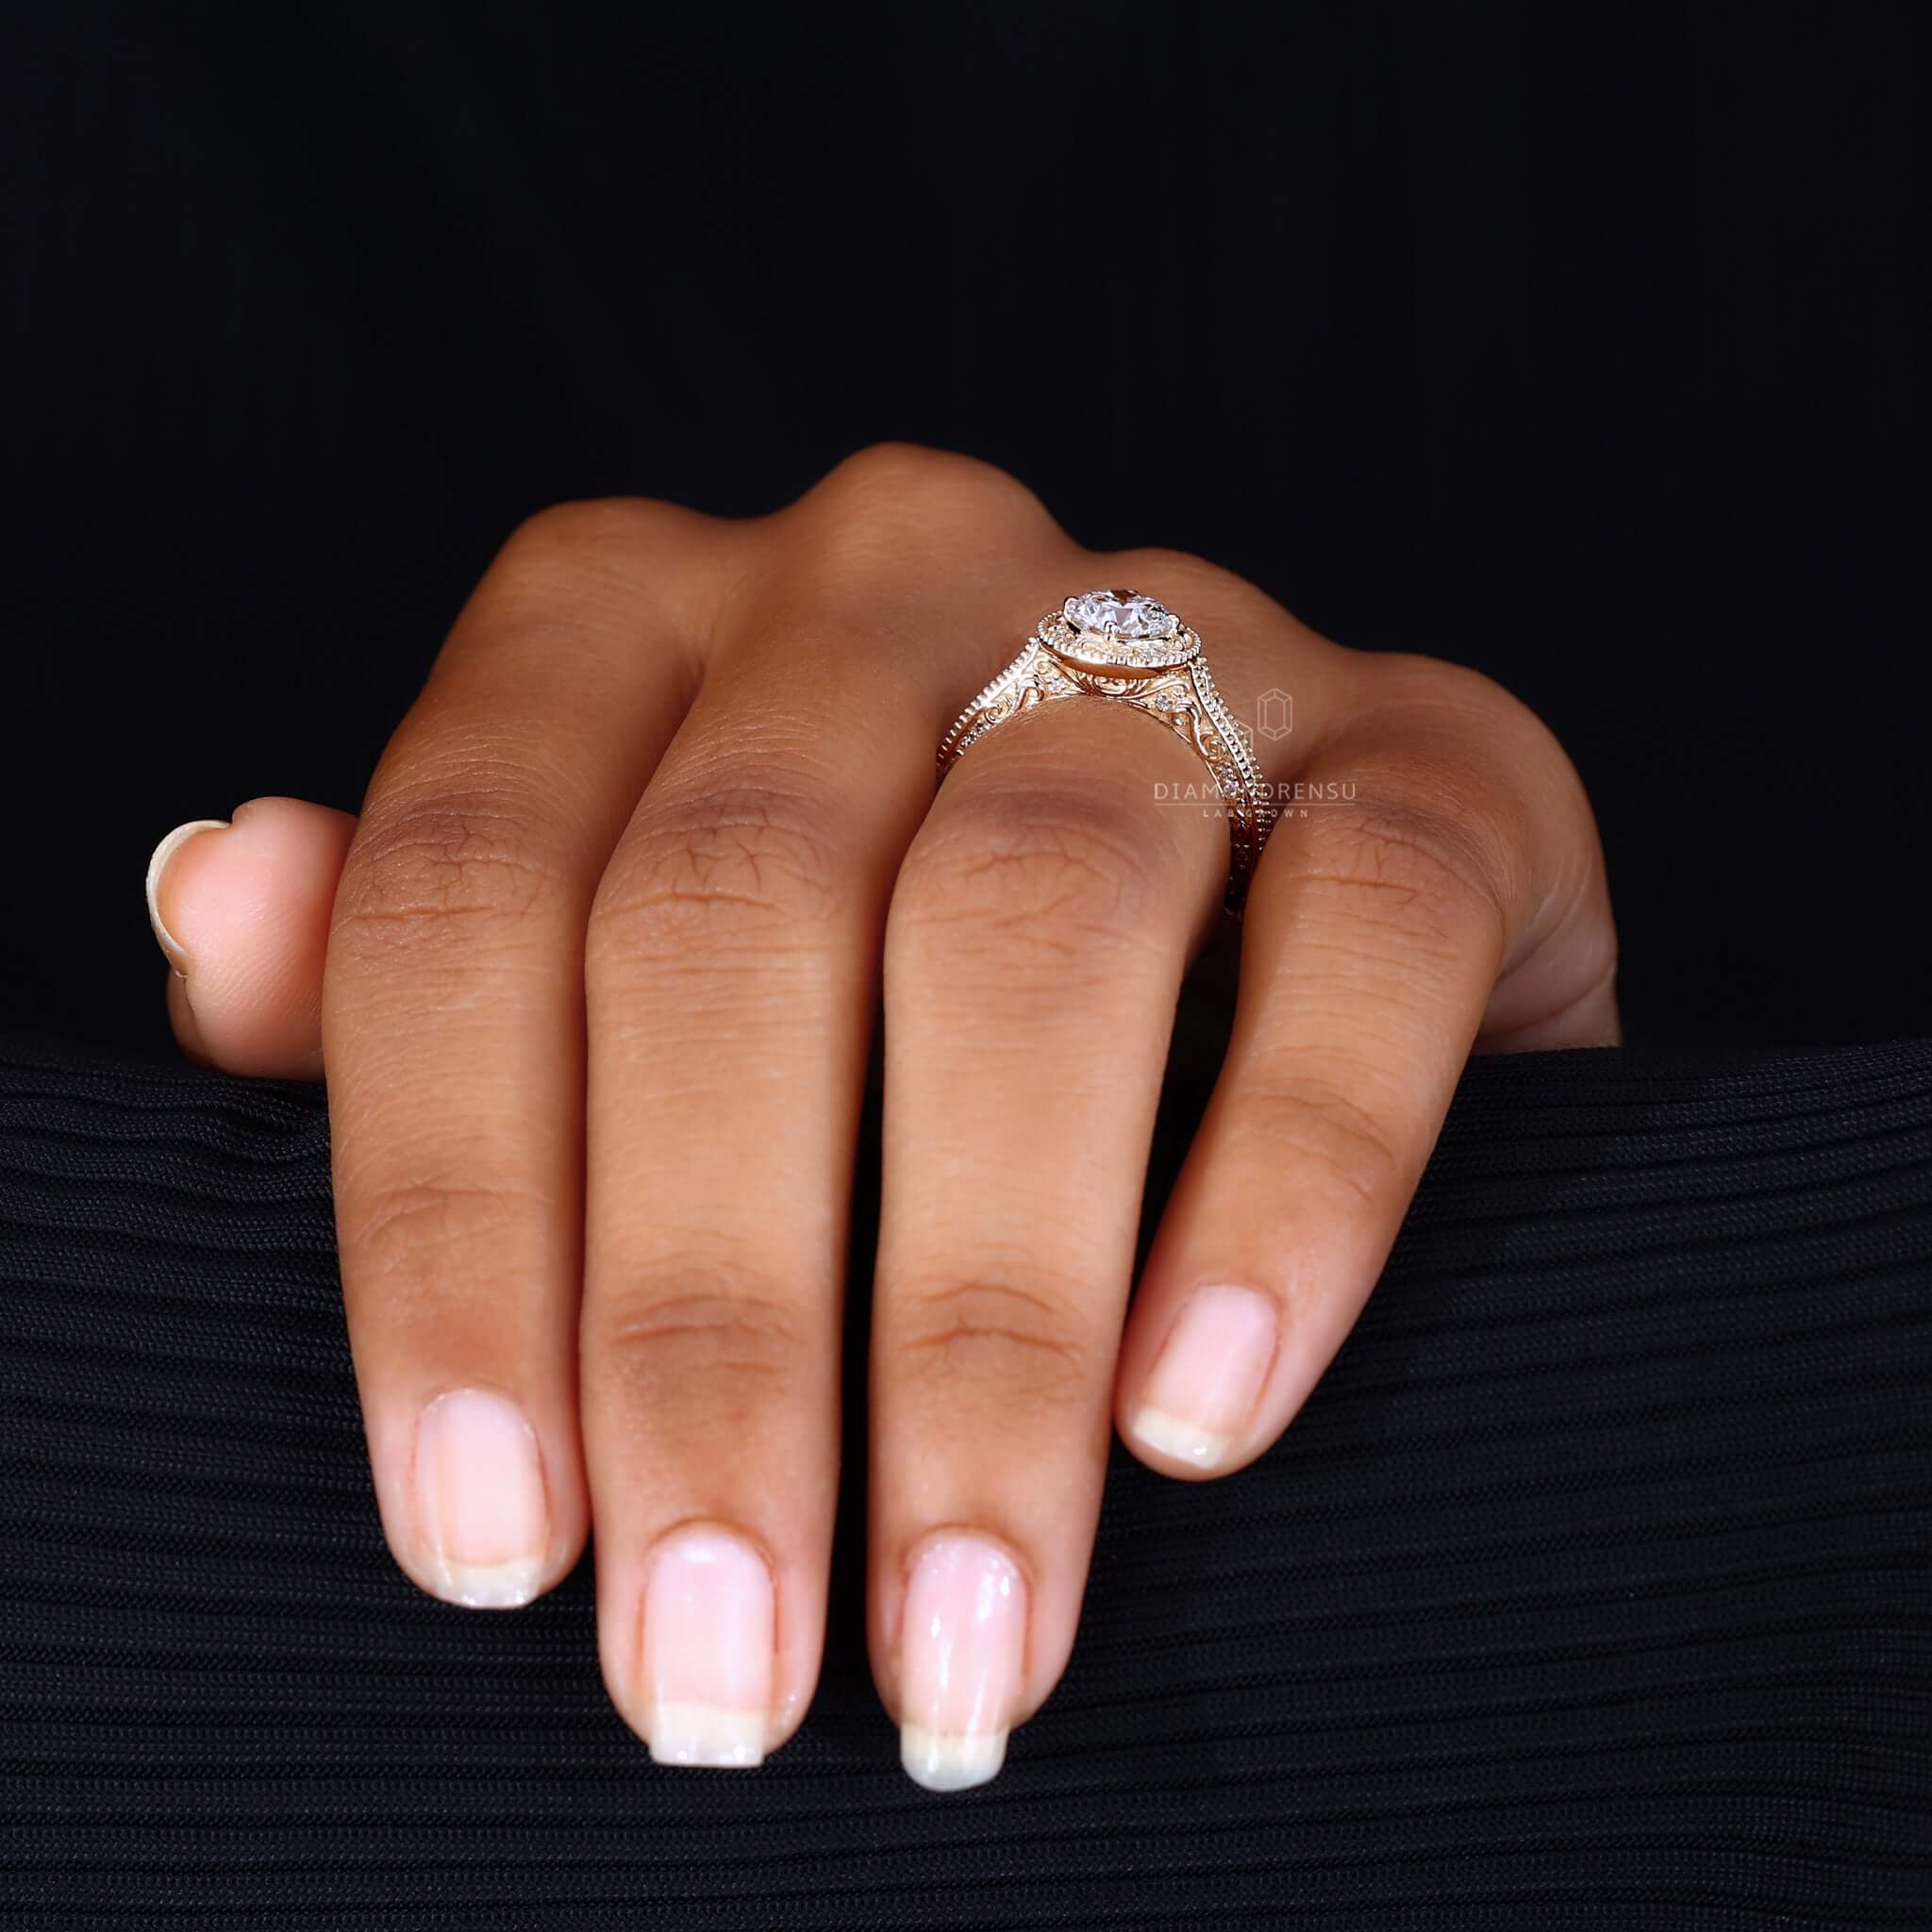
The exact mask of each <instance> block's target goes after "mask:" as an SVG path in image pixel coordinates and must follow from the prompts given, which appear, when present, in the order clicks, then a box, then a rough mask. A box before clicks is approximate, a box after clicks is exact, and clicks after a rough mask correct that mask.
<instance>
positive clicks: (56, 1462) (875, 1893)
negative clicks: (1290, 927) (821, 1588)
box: [0, 1036, 1932, 1932]
mask: <svg viewBox="0 0 1932 1932" xmlns="http://www.w3.org/2000/svg"><path fill="white" fill-rule="evenodd" d="M1202 1097H1203V1090H1202V1087H1201V1084H1200V1082H1199V1080H1198V1079H1196V1078H1194V1077H1192V1076H1181V1077H1177V1078H1176V1080H1175V1081H1174V1083H1173V1084H1172V1085H1171V1087H1170V1091H1169V1093H1168V1096H1167V1099H1168V1105H1167V1107H1166V1109H1165V1111H1164V1113H1163V1120H1162V1126H1161V1131H1160V1137H1159V1138H1160V1152H1159V1159H1158V1162H1157V1174H1158V1176H1160V1177H1164V1176H1166V1175H1167V1174H1171V1173H1172V1171H1173V1166H1174V1160H1175V1158H1177V1156H1178V1152H1179V1150H1180V1148H1181V1146H1182V1144H1183V1141H1184V1139H1185V1134H1186V1131H1187V1127H1188V1124H1189V1123H1190V1121H1191V1119H1192V1118H1193V1117H1194V1116H1195V1115H1196V1114H1197V1112H1198V1109H1199V1107H1200V1104H1201V1101H1202ZM326 1143H327V1128H326V1120H325V1111H324V1108H323V1104H322V1101H321V1099H320V1096H319V1095H318V1094H316V1093H314V1092H312V1091H306V1090H300V1089H294V1088H284V1087H272V1086H259V1085H246V1084H242V1083H239V1082H236V1081H233V1080H228V1079H225V1078H222V1077H219V1076H216V1075H212V1074H201V1073H196V1072H193V1071H191V1070H187V1069H184V1068H181V1067H179V1066H175V1065H173V1064H170V1063H168V1062H166V1061H163V1060H144V1059H139V1058H122V1059H117V1058H110V1057H108V1056H105V1055H102V1054H100V1053H98V1052H87V1051H81V1050H78V1049H75V1048H71V1047H64V1046H58V1045H56V1044H53V1043H52V1042H50V1041H45V1040H37V1039H33V1038H28V1037H25V1036H16V1037H13V1038H10V1039H8V1040H7V1041H5V1042H4V1044H0V1376H4V1377H5V1393H4V1400H0V1536H4V1540H5V1548H4V1551H0V1566H4V1567H0V1574H4V1576H5V1579H6V1581H5V1586H4V1592H0V1606H4V1609H0V1714H4V1724H5V1740H4V1751H0V1762H4V1774H5V1785H4V1788H0V1789H4V1793H5V1800H4V1818H5V1824H6V1829H5V1835H4V1839H0V1918H4V1920H5V1922H6V1923H9V1924H31V1925H36V1926H42V1925H44V1926H49V1927H53V1926H66V1925H118V1924H193V1925H236V1926H242V1925H255V1924H261V1925H271V1924H272V1925H275V1926H305V1927H306V1926H315V1927H324V1926H327V1927H334V1928H341V1927H352V1926H378V1925H379V1926H391V1925H397V1926H414V1927H425V1928H427V1927H452V1928H454V1927H465V1928H467V1927H473V1926H491V1927H497V1926H501V1927H532V1928H536V1927H541V1928H543V1932H580V1928H583V1932H588V1928H598V1932H604V1928H617V1927H625V1928H629V1927H639V1926H663V1927H677V1928H691V1932H713V1928H733V1932H738V1928H742V1932H753V1928H757V1932H770V1928H778V1927H784V1928H788V1932H790V1928H806V1932H809V1928H828V1932H829V1928H841V1932H844V1928H853V1932H868V1928H875V1927H877V1928H882V1927H895V1928H896V1927H908V1928H909V1927H992V1926H997V1927H1003V1928H1009V1932H1021V1928H1040V1932H1048V1928H1051V1932H1070V1928H1074V1927H1091V1928H1096V1932H1097V1928H1101V1927H1166V1926H1174V1927H1188V1928H1203V1932H1205V1928H1210V1927H1220V1926H1235V1925H1243V1926H1245V1925H1282V1926H1296V1927H1305V1928H1312V1932H1328V1928H1333V1932H1344V1928H1345V1932H1362V1928H1375V1932H1469V1928H1476V1927H1512V1928H1513V1927H1524V1928H1528V1927H1536V1928H1583V1927H1589V1928H1601V1927H1669V1928H1674V1932H1675V1928H1687V1932H1688V1928H1695V1932H1720V1928H1724V1932H1729V1928H1745V1927H1750V1928H1758V1927H1769V1926H1779V1927H1799V1926H1805V1927H1810V1926H1816V1927H1850V1926H1857V1927H1897V1928H1907V1927H1922V1926H1924V1925H1926V1924H1932V1669H1928V1665H1932V1432H1928V1424H1932V1296H1928V1289H1932V1045H1928V1044H1924V1043H1921V1044H1898V1045H1892V1046H1886V1047H1872V1048H1866V1049H1841V1050H1837V1051H1831V1052H1810V1053H1745V1054H1720V1053H1707V1054H1694V1055H1690V1054H1687V1055H1672V1056H1661V1057H1659V1056H1652V1055H1646V1054H1641V1053H1630V1052H1624V1053H1575V1054H1563V1055H1552V1056H1536V1057H1527V1058H1518V1059H1510V1060H1483V1061H1478V1062H1477V1063H1476V1064H1474V1066H1473V1067H1472V1068H1471V1069H1470V1071H1469V1073H1468V1075H1467V1077H1466V1078H1465V1080H1464V1082H1463V1085H1462V1089H1461V1091H1460V1093H1459V1095H1458V1098H1457V1104H1456V1108H1455V1111H1454V1114H1453V1116H1452V1118H1451V1121H1450V1124H1449V1126H1448V1129H1447V1131H1446V1133H1445V1134H1444V1136H1443V1139H1442V1141H1441V1146H1440V1148H1439V1149H1438V1152H1437V1155H1436V1158H1435V1160H1434V1162H1433V1164H1432V1166H1431V1168H1430V1171H1429V1174H1428V1175H1427V1178H1426V1179H1425V1181H1424V1186H1423V1188H1422V1191H1421V1192H1420V1194H1419V1195H1418V1197H1417V1200H1416V1203H1415V1206H1414V1209H1413V1211H1412V1213H1411V1215H1410V1217H1409V1219H1408V1223H1407V1226H1406V1228H1405V1230H1404V1233H1403V1236H1402V1239H1401V1242H1400V1245H1399V1247H1398V1249H1397V1252H1396V1255H1395V1257H1394V1259H1393V1260H1392V1262H1391V1266H1390V1269H1389V1274H1388V1278H1387V1279H1386V1281H1385V1282H1384V1283H1383V1285H1382V1288H1381V1290H1380V1291H1379V1292H1378V1293H1377V1295H1376V1296H1375V1298H1374V1302H1373V1304H1372V1306H1371V1307H1370V1309H1369V1312H1368V1314H1367V1316H1366V1317H1365V1319H1364V1320H1363V1322H1362V1324H1361V1325H1360V1327H1359V1329H1358V1330H1357V1333H1356V1335H1355V1336H1354V1337H1353V1339H1352V1340H1351V1341H1349V1342H1348V1344H1347V1345H1346V1347H1345V1348H1344V1349H1343V1351H1342V1354H1341V1358H1340V1360H1339V1361H1338V1362H1337V1364H1336V1366H1335V1368H1334V1370H1333V1372H1332V1373H1331V1374H1330V1375H1329V1376H1328V1377H1327V1378H1326V1380H1325V1381H1324V1383H1323V1384H1322V1386H1321V1387H1320V1389H1319V1390H1318V1391H1317V1392H1316V1394H1315V1396H1314V1398H1313V1400H1312V1401H1311V1402H1310V1404H1309V1405H1308V1407H1307V1411H1306V1413H1305V1414H1304V1415H1303V1416H1302V1417H1301V1418H1300V1419H1299V1420H1298V1421H1297V1422H1296V1423H1295V1424H1294V1425H1293V1426H1292V1427H1291V1429H1290V1431H1289V1432H1288V1434H1287V1436H1286V1437H1285V1438H1284V1439H1283V1441H1281V1443H1280V1444H1279V1445H1278V1446H1277V1447H1276V1448H1275V1449H1274V1451H1273V1452H1272V1453H1271V1454H1270V1455H1269V1456H1267V1457H1265V1458H1264V1459H1263V1460H1262V1461H1261V1462H1260V1463H1259V1464H1257V1466H1256V1467H1255V1468H1253V1469H1252V1470H1250V1471H1247V1472H1245V1473H1243V1474H1241V1475H1239V1476H1236V1477H1234V1478H1232V1479H1230V1480H1226V1481H1223V1482H1219V1483H1213V1484H1207V1485H1184V1484H1179V1483H1173V1482H1169V1481H1165V1480H1163V1479H1162V1478H1160V1477H1158V1476H1156V1475H1153V1474H1150V1473H1148V1472H1147V1471H1146V1470H1144V1469H1142V1468H1141V1467H1140V1466H1139V1465H1138V1464H1136V1463H1134V1462H1133V1461H1132V1460H1130V1459H1129V1458H1127V1457H1125V1456H1124V1454H1122V1453H1121V1452H1120V1451H1119V1450H1118V1448H1116V1451H1115V1456H1114V1462H1113V1466H1112V1468H1111V1470H1110V1473H1109V1477H1108V1491H1107V1498H1106V1506H1105V1510H1104V1515H1103V1519H1102V1524H1101V1533H1100V1541H1099V1545H1098V1549H1097V1553H1096V1556H1095V1559H1094V1567H1093V1572H1092V1579H1091V1587H1090V1591H1089V1596H1088V1602H1087V1607H1086V1613H1085V1618H1084V1621H1083V1624H1082V1627H1081V1632H1080V1637H1079V1641H1078V1644H1077V1646H1076V1648H1075V1651H1074V1658H1073V1663H1072V1667H1071V1669H1070V1670H1069V1672H1068V1674H1067V1676H1066V1678H1065V1680H1064V1682H1063V1683H1062V1684H1061V1686H1060V1687H1059V1689H1058V1691H1056V1692H1055V1693H1054V1695H1053V1697H1052V1699H1051V1701H1050V1702H1049V1703H1048V1705H1047V1706H1046V1707H1045V1709H1044V1710H1043V1711H1042V1712H1041V1715H1040V1716H1039V1717H1038V1718H1037V1719H1036V1720H1035V1721H1034V1722H1033V1723H1032V1724H1028V1725H1026V1726H1025V1727H1024V1729H1022V1730H1021V1731H1020V1732H1018V1733H1016V1734H1015V1737H1014V1740H1013V1743H1012V1748H1011V1752H1010V1755H1009V1758H1008V1768H1007V1770H1006V1772H1005V1773H1004V1774H1002V1776H1001V1777H1000V1778H999V1779H998V1780H996V1781H995V1782H994V1783H993V1784H991V1785H990V1786H988V1787H986V1788H985V1789H983V1790H979V1791H976V1792H971V1793H966V1794H962V1795H959V1796H955V1797H948V1798H935V1797H932V1796H930V1795H928V1794H926V1793H924V1792H922V1791H921V1790H918V1789H917V1788H916V1787H914V1786H913V1785H912V1784H910V1783H909V1782H908V1780H907V1779H906V1778H905V1777H904V1775H903V1774H901V1772H900V1771H899V1769H898V1765H897V1759H896V1740H895V1738H894V1736H893V1734H892V1732H891V1728H890V1726H889V1724H888V1722H887V1720H886V1718H885V1717H884V1715H883V1712H882V1710H881V1708H880V1707H879V1705H878V1702H877V1699H876V1697H875V1695H874V1691H873V1689H872V1686H871V1681H870V1674H869V1671H868V1667H867V1664H866V1661H865V1656H864V1649H863V1644H862V1640H861V1616H860V1599H859V1595H858V1584H859V1577H858V1563H859V1560H860V1555H861V1540H860V1539H859V1537H858V1521H859V1519H858V1507H859V1505H860V1503H861V1501H862V1499H861V1498H860V1496H859V1495H858V1479H859V1472H860V1471H861V1470H862V1467H863V1464H862V1458H861V1457H859V1456H858V1454H857V1449H858V1441H859V1437H858V1430H860V1429H862V1426H863V1414H862V1407H861V1399H862V1391H863V1384H862V1381H858V1380H853V1381H851V1383H850V1407H849V1410H848V1414H849V1419H850V1426H851V1428H852V1430H853V1431H854V1433H853V1436H852V1439H851V1441H850V1442H849V1443H848V1453H847V1458H846V1469H847V1476H846V1494H845V1497H844V1507H843V1510H842V1513H841V1533H840V1538H839V1543H838V1548H837V1551H836V1555H835V1588H834V1597H833V1607H832V1614H831V1620H830V1631H829V1641H828V1651H827V1657H826V1663H825V1669H824V1677H823V1681H822V1684H821V1688H820V1690H819V1693H818V1696H817V1700H816V1702H815V1703H814V1705H813V1707H812V1708H811V1711H810V1714H809V1716H808V1719H807V1721H806V1724H805V1727H804V1730H803V1732H802V1733H801V1735H800V1736H799V1737H798V1738H797V1739H795V1740H793V1741H792V1742H791V1743H790V1744H789V1745H787V1746H786V1747H785V1748H784V1749H783V1750H782V1751H780V1752H779V1753H778V1754H777V1755H776V1756H775V1757H773V1758H772V1759H770V1760H769V1761H768V1762H767V1763H766V1765H765V1766H764V1767H762V1768H761V1769H760V1770H758V1771H757V1772H755V1773H750V1774H745V1773H690V1772H672V1771H665V1770H659V1769H658V1768H657V1767H655V1766H653V1765H652V1764H651V1762H650V1761H649V1759H648V1757H647V1756H646V1754H645V1752H644V1750H643V1747H642V1746H641V1744H640V1743H638V1742H637V1741H636V1740H634V1739H633V1738H632V1737H631V1736H630V1734H629V1733H628V1732H627V1731H626V1730H625V1727H624V1726H623V1724H621V1723H620V1721H619V1720H618V1719H617V1717H616V1716H615V1714H614V1713H613V1711H612V1710H611V1709H610V1708H609V1707H608V1704H607V1702H606V1699H605V1695H604V1692H603V1690H602V1688H601V1686H600V1683H599V1679H598V1674H597V1668H596V1662H595V1654H594V1641H593V1632H592V1627H591V1591H590V1577H589V1567H590V1566H589V1564H588V1563H587V1564H586V1565H585V1567H584V1569H583V1570H582V1571H580V1572H579V1574H577V1575H576V1576H575V1578H574V1579H573V1580H572V1581H571V1582H570V1583H569V1585H568V1586H567V1587H565V1588H564V1589H562V1590H560V1591H558V1592H557V1593H556V1594H554V1595H553V1596H551V1597H548V1598H546V1599H544V1600H542V1601H541V1602H540V1603H539V1604H538V1605H536V1606H535V1607H532V1608H530V1609H527V1610H524V1611H520V1612H517V1613H514V1614H509V1615H487V1614H478V1613H474V1612H464V1611H461V1610H456V1609H450V1608H446V1607H442V1606H440V1605H438V1604H436V1603H434V1602H432V1601H431V1600H429V1599H428V1598H426V1597H425V1596H423V1595H421V1594H419V1593H418V1592H417V1591H414V1590H413V1589H411V1588H410V1586H409V1585H408V1584H407V1583H406V1582H405V1581H404V1580H403V1578H402V1577H401V1575H400V1574H398V1573H397V1572H396V1571H395V1569H394V1568H393V1566H392V1565H391V1562H390V1560H389V1558H388V1557H387V1556H386V1554H385V1552H384V1549H383V1545H382V1541H381V1539H380V1536H379V1533H378V1529H377V1523H376V1515H375V1504H374V1500H373V1498H372V1495H371V1492H370V1488H369V1480H368V1474H367V1469H366V1464H365V1459H364V1452H363V1446H362V1438H361V1433H360V1427H359V1423H358V1408H357V1402H356V1393H355V1389H354V1386H353V1382H352V1379H351V1374H350V1367H349V1360H348V1356H347V1351H346V1345H345V1341H344V1335H343V1327H342V1320H341V1309H340V1306H339V1299H338V1286H337V1279H336V1271H335V1260H334V1254H333V1245H332V1236H331V1226H330V1210H329V1196H328V1181H327V1172H326V1151H327V1145H326ZM875 1154H876V1148H875V1145H874V1146H870V1148H869V1156H868V1158H875ZM1158 1193H1159V1187H1158V1186H1157V1188H1156V1190H1155V1198H1156V1199H1157V1200H1158ZM869 1232H870V1230H869V1229H867V1228H864V1227H861V1230H860V1243H861V1246H860V1249H859V1252H861V1253H863V1252H864V1249H863V1242H864V1241H865V1239H866V1236H867V1235H868V1234H869ZM863 1273H864V1271H863V1269H862V1268H861V1269H859V1270H858V1274H859V1275H860V1276H861V1280H860V1281H859V1284H858V1290H859V1292H858V1298H857V1300H856V1303H855V1319H854V1324H853V1331H852V1332H853V1337H854V1342H855V1350H854V1355H853V1361H852V1363H851V1364H850V1365H849V1370H848V1374H850V1373H851V1372H852V1371H855V1370H856V1366H857V1362H858V1349H859V1348H861V1347H862V1343H863V1327H864V1309H865V1301H864V1295H863V1280H862V1275H863Z"/></svg>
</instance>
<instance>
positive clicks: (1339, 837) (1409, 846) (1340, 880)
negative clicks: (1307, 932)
mask: <svg viewBox="0 0 1932 1932" xmlns="http://www.w3.org/2000/svg"><path fill="white" fill-rule="evenodd" d="M1291 850H1292V852H1293V854H1294V857H1293V858H1292V860H1291V864H1292V867H1293V870H1294V873H1295V875H1296V877H1297V878H1298V879H1299V880H1300V881H1301V882H1303V883H1304V884H1306V885H1307V886H1310V887H1314V888H1317V889H1320V890H1323V891H1325V892H1326V893H1328V894H1329V895H1330V896H1331V898H1332V899H1334V900H1335V901H1336V902H1337V904H1338V905H1339V906H1340V907H1341V908H1343V909H1345V910H1346V912H1347V913H1348V914H1349V916H1350V917H1351V918H1353V919H1354V920H1356V921H1357V922H1358V923H1360V924H1364V925H1366V926H1369V927H1392V928H1395V929H1397V930H1399V931H1401V932H1405V933H1414V932H1422V933H1427V934H1433V935H1435V936H1437V937H1439V938H1441V939H1442V940H1443V941H1457V940H1458V939H1459V938H1460V937H1461V936H1462V935H1463V934H1464V933H1466V931H1467V929H1468V925H1469V922H1470V919H1471V917H1472V915H1474V917H1476V918H1479V919H1481V920H1482V921H1483V922H1484V923H1485V924H1493V925H1494V926H1495V927H1496V928H1497V930H1498V931H1499V932H1500V930H1501V928H1502V925H1503V924H1504V919H1505V907H1506V904H1507V890H1508V888H1507V882H1506V873H1507V858H1506V857H1505V855H1504V854H1503V853H1502V852H1501V851H1500V850H1498V849H1497V848H1496V845H1495V843H1494V841H1491V840H1490V839H1486V838H1485V837H1484V836H1483V835H1482V834H1481V832H1480V831H1478V830H1477V829H1475V828H1474V824H1473V821H1472V820H1470V819H1466V818H1460V817H1457V816H1455V815H1453V814H1452V813H1450V812H1448V811H1445V810H1442V809H1440V808H1435V807H1430V806H1420V805H1415V804H1409V803H1405V802H1400V801H1391V802H1387V803H1384V804H1381V805H1379V806H1375V807H1373V808H1364V809H1358V810H1356V811H1354V812H1350V813H1348V814H1346V815H1345V816H1344V815H1338V816H1336V817H1333V818H1326V819H1323V820H1321V821H1320V822H1319V823H1318V824H1317V825H1316V827H1315V828H1314V829H1313V830H1312V831H1311V833H1310V835H1309V836H1308V837H1307V838H1305V839H1301V840H1298V841H1295V843H1294V845H1293V846H1292V847H1291Z"/></svg>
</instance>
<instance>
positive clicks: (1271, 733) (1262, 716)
mask: <svg viewBox="0 0 1932 1932" xmlns="http://www.w3.org/2000/svg"><path fill="white" fill-rule="evenodd" d="M1255 717H1256V721H1257V723H1258V724H1259V725H1260V727H1261V736H1262V737H1263V738H1268V739H1274V738H1286V737H1287V736H1288V734H1289V733H1290V732H1291V731H1292V730H1293V729H1294V700H1293V699H1292V698H1291V697H1290V696H1289V694H1288V693H1287V692H1286V691H1274V690H1270V691H1263V692H1262V693H1261V695H1260V697H1259V698H1258V699H1257V701H1256V704H1255Z"/></svg>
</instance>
